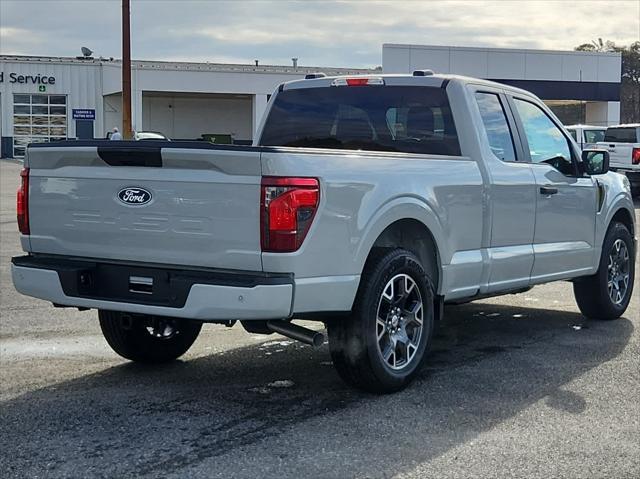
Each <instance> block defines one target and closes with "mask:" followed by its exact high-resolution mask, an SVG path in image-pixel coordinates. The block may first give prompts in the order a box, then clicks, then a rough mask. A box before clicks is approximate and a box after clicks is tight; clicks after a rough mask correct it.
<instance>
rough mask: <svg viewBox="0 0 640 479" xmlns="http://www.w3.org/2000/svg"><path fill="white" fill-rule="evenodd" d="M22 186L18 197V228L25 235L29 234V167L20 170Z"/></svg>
mask: <svg viewBox="0 0 640 479" xmlns="http://www.w3.org/2000/svg"><path fill="white" fill-rule="evenodd" d="M20 180H21V182H20V188H18V195H17V199H16V211H17V213H18V229H19V230H20V233H22V234H23V235H28V234H29V168H22V171H21V172H20Z"/></svg>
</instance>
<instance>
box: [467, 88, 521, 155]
mask: <svg viewBox="0 0 640 479" xmlns="http://www.w3.org/2000/svg"><path fill="white" fill-rule="evenodd" d="M476 101H477V102H478V108H479V109H480V116H482V123H483V124H484V131H485V132H486V133H487V139H488V140H489V146H490V147H491V151H493V154H494V155H496V156H497V157H498V158H499V159H501V160H502V161H516V154H515V151H514V149H513V138H512V137H511V130H510V129H509V123H507V117H506V115H505V113H504V109H503V108H502V104H501V103H500V98H499V97H498V95H495V94H493V93H480V92H478V93H476Z"/></svg>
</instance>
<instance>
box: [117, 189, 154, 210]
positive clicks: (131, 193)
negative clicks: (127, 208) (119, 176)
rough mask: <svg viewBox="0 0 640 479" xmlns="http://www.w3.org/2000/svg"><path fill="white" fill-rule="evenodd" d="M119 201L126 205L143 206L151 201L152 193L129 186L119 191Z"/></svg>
mask: <svg viewBox="0 0 640 479" xmlns="http://www.w3.org/2000/svg"><path fill="white" fill-rule="evenodd" d="M118 199H119V200H120V201H121V202H122V203H124V204H125V205H131V206H141V205H146V204H147V203H149V201H151V193H149V192H148V191H147V190H145V189H144V188H140V187H138V186H129V187H127V188H122V189H121V190H120V191H118Z"/></svg>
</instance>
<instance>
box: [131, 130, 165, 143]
mask: <svg viewBox="0 0 640 479" xmlns="http://www.w3.org/2000/svg"><path fill="white" fill-rule="evenodd" d="M133 139H134V140H136V141H140V140H169V138H167V137H166V136H165V135H163V134H162V133H160V132H157V131H134V132H133Z"/></svg>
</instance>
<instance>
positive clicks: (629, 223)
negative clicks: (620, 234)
mask: <svg viewBox="0 0 640 479" xmlns="http://www.w3.org/2000/svg"><path fill="white" fill-rule="evenodd" d="M616 221H617V222H619V223H622V224H623V225H625V226H626V227H627V229H628V230H629V233H631V236H634V234H635V233H634V231H633V218H632V217H631V213H629V210H627V209H626V208H620V209H619V210H618V211H616V213H615V214H614V215H613V218H611V223H610V224H613V223H614V222H616Z"/></svg>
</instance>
